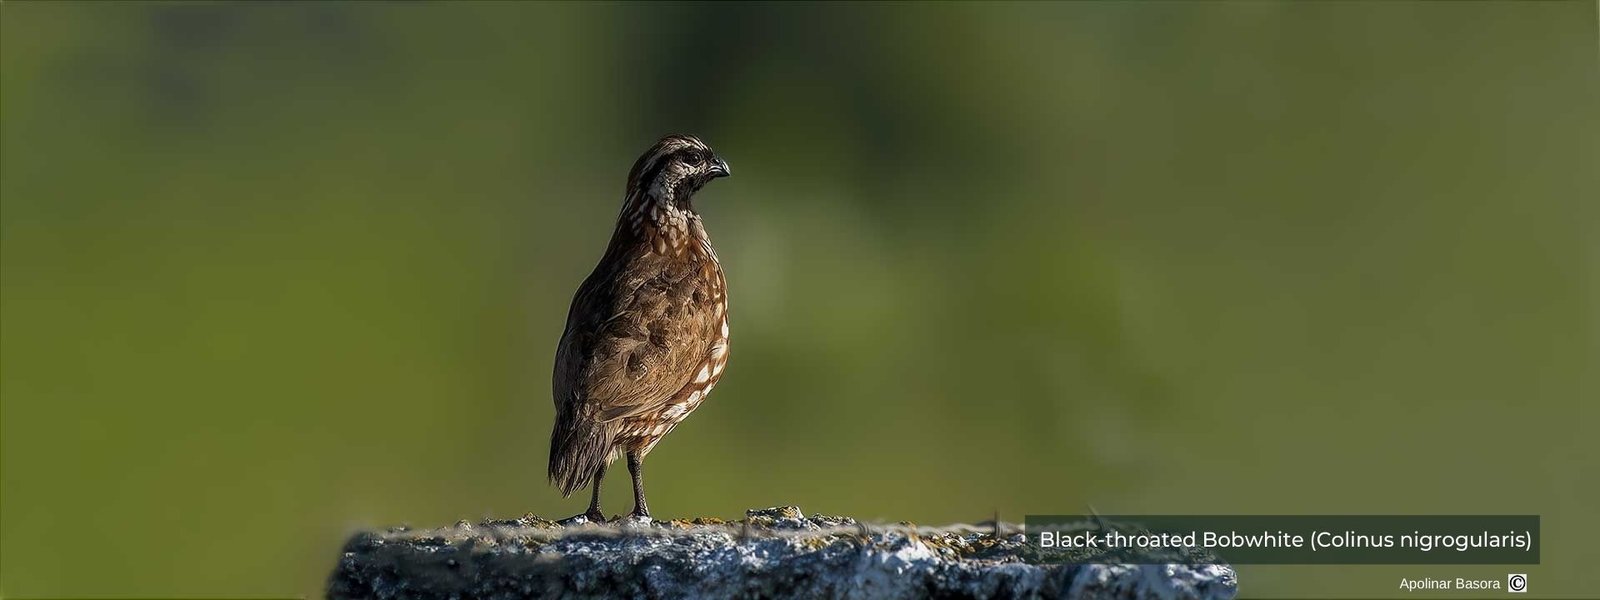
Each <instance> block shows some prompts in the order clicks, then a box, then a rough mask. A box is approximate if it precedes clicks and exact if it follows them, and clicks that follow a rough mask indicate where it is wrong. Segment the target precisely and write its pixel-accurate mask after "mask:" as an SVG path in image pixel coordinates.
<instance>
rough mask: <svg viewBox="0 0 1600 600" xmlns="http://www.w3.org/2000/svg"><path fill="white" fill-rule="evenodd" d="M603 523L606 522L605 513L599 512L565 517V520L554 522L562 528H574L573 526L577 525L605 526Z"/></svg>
mask: <svg viewBox="0 0 1600 600" xmlns="http://www.w3.org/2000/svg"><path fill="white" fill-rule="evenodd" d="M605 522H606V515H605V513H602V512H600V511H591V512H586V513H583V514H579V515H572V516H570V517H567V518H565V519H562V520H560V521H556V524H557V525H560V526H562V527H574V526H578V525H590V524H598V525H603V524H605Z"/></svg>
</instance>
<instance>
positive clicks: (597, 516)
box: [557, 463, 606, 525]
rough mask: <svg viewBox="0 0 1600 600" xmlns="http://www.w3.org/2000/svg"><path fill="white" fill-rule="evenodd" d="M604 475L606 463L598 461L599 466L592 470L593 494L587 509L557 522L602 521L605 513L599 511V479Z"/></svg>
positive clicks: (578, 523)
mask: <svg viewBox="0 0 1600 600" xmlns="http://www.w3.org/2000/svg"><path fill="white" fill-rule="evenodd" d="M605 477H606V464H605V463H600V468H599V469H597V470H595V472H594V484H593V487H592V489H593V490H594V495H593V496H591V497H590V498H589V510H587V511H584V513H583V514H581V515H573V516H571V517H567V518H565V519H562V520H560V521H557V523H560V524H562V525H582V524H584V523H604V522H606V514H605V513H603V512H601V511H600V480H602V479H605Z"/></svg>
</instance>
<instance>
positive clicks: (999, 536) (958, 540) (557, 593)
mask: <svg viewBox="0 0 1600 600" xmlns="http://www.w3.org/2000/svg"><path fill="white" fill-rule="evenodd" d="M1094 526H1095V525H1093V524H1087V523H1086V524H1085V528H1092V527H1094ZM1027 556H1029V546H1028V544H1026V543H1025V541H1024V538H1023V535H1022V533H1021V531H1020V529H1019V528H1017V527H1016V526H1015V525H1007V524H1003V523H1002V524H998V525H996V524H987V525H982V526H970V525H958V526H951V527H937V528H928V527H914V526H911V525H909V524H900V525H892V526H871V525H867V524H863V523H858V522H856V521H855V520H853V519H850V518H847V517H825V516H812V517H806V516H804V515H803V514H802V513H801V512H800V509H798V508H796V507H792V506H791V507H780V508H772V509H762V510H752V511H749V513H748V515H747V517H746V518H744V519H741V520H738V521H722V520H719V519H695V520H693V521H682V520H679V521H655V522H653V523H633V524H607V525H583V526H573V527H563V526H561V525H558V524H556V523H554V522H551V521H548V520H545V519H541V518H539V517H536V516H532V515H529V516H526V517H523V518H521V519H516V520H501V521H496V520H490V521H484V522H481V523H477V524H471V523H468V522H466V521H462V522H460V523H457V524H456V526H455V527H451V528H443V529H433V530H416V531H414V530H409V529H406V528H395V529H391V530H389V531H387V532H382V533H371V532H366V533H359V534H356V535H355V536H354V537H352V538H351V539H350V541H349V542H347V543H346V544H345V548H344V553H343V555H342V557H341V558H340V560H339V564H338V566H337V567H335V568H334V571H333V575H332V576H331V577H330V579H329V582H328V597H330V598H380V599H388V598H525V597H562V598H590V597H594V598H616V597H640V598H924V597H930V596H931V597H954V598H1119V599H1120V598H1137V599H1151V600H1155V599H1160V600H1182V599H1191V598H1192V599H1196V600H1200V599H1206V600H1209V599H1214V598H1215V599H1224V598H1232V597H1233V596H1234V595H1235V594H1236V593H1237V591H1238V584H1237V581H1236V579H1235V576H1234V572H1233V569H1232V568H1230V567H1228V566H1226V565H1184V564H1156V565H1124V564H1029V563H1028V562H1025V561H1024V559H1025V557H1027Z"/></svg>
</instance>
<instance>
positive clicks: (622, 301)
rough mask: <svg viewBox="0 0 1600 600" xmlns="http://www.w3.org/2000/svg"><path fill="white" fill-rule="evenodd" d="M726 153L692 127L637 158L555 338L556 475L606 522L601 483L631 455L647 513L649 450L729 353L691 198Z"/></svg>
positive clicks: (719, 297)
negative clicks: (596, 256)
mask: <svg viewBox="0 0 1600 600" xmlns="http://www.w3.org/2000/svg"><path fill="white" fill-rule="evenodd" d="M730 174H731V171H730V170H729V169H728V163H727V162H725V161H723V160H722V158H721V157H719V156H717V154H716V152H714V151H712V149H711V147H710V146H707V145H706V144H705V142H702V141H700V139H699V138H697V137H695V136H692V135H668V136H666V137H663V138H661V140H660V141H657V142H656V143H655V145H653V146H651V147H650V149H649V150H647V151H646V152H645V153H644V154H643V155H641V156H639V158H638V160H637V161H635V162H634V164H633V168H632V169H631V170H629V172H628V182H627V187H626V191H625V193H624V194H623V200H622V210H621V212H620V213H619V214H618V215H617V223H616V227H615V229H614V230H613V232H612V234H611V241H610V243H609V244H608V245H607V246H606V250H605V254H604V255H602V257H601V258H600V262H599V264H597V265H596V266H595V268H594V271H592V272H591V273H590V274H589V276H588V277H587V278H586V279H584V280H583V283H582V284H581V285H580V286H579V287H578V290H577V292H576V293H575V294H573V298H572V305H571V308H570V309H569V310H568V312H567V323H566V329H565V330H564V331H563V332H562V334H561V341H560V343H559V344H558V345H557V347H556V359H555V373H554V375H553V378H552V383H551V392H552V395H553V399H554V402H555V420H554V425H553V427H552V428H551V432H550V467H549V478H550V482H551V483H552V484H553V485H555V486H556V487H557V488H558V489H559V490H560V491H561V493H562V496H563V497H570V496H571V495H572V494H573V492H575V491H577V490H579V489H582V488H583V487H584V486H586V485H587V486H591V493H592V496H591V500H590V502H589V509H588V510H587V511H585V512H584V513H582V514H579V515H575V516H573V517H570V518H568V519H563V520H562V522H563V523H566V524H569V525H570V524H582V523H599V522H605V521H606V519H605V515H604V513H602V512H601V510H600V483H601V480H603V479H604V478H605V475H606V469H607V468H608V467H609V466H610V464H611V463H612V461H614V460H616V459H617V458H619V457H626V458H627V465H628V472H629V474H630V475H631V476H632V478H633V504H634V505H633V510H632V511H631V512H629V513H628V518H629V519H632V520H643V521H649V520H650V519H651V517H650V509H649V506H648V504H646V502H645V493H644V478H643V477H644V475H643V467H644V459H645V456H646V455H648V454H649V453H650V451H651V450H652V449H653V448H655V446H656V444H657V443H659V442H660V441H661V439H662V438H663V437H665V436H666V435H667V434H668V433H671V432H672V430H673V428H674V427H676V426H677V425H678V424H679V423H681V422H682V421H683V420H684V418H686V417H688V416H689V414H690V413H692V412H694V410H695V409H696V408H698V407H699V406H700V403H702V402H704V401H705V399H706V396H707V395H709V394H710V393H711V390H712V388H714V387H716V385H717V381H718V380H720V379H721V378H722V373H723V370H724V369H725V368H726V366H727V364H728V299H727V280H726V279H725V278H724V276H723V272H722V263H721V262H720V261H719V260H718V258H717V252H716V250H715V249H714V248H713V247H712V246H711V238H710V237H709V236H708V235H707V234H706V229H705V224H704V223H703V222H702V221H701V219H700V214H699V213H698V212H696V210H695V207H694V204H693V200H694V196H695V194H696V193H697V192H699V191H700V189H701V188H702V187H704V186H705V185H706V184H707V183H708V182H710V181H711V180H713V179H717V178H720V177H727V176H729V175H730Z"/></svg>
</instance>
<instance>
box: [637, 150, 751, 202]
mask: <svg viewBox="0 0 1600 600" xmlns="http://www.w3.org/2000/svg"><path fill="white" fill-rule="evenodd" d="M728 175H729V171H728V163H726V162H723V160H722V159H721V158H719V157H718V156H717V153H715V152H712V151H711V147H710V146H707V145H706V143H705V142H702V141H700V138H697V137H694V136H692V135H669V136H667V137H664V138H661V141H659V142H656V144H655V145H654V146H651V147H650V150H648V151H646V152H645V153H644V155H642V156H640V157H639V160H638V161H637V162H634V163H633V170H632V171H630V172H629V173H628V196H630V197H635V196H638V195H647V196H649V197H651V198H652V199H654V200H655V201H657V202H670V203H672V204H675V205H678V206H681V207H687V206H688V203H689V199H690V197H691V196H693V195H694V193H695V192H697V191H699V190H700V187H701V186H704V185H705V184H706V182H708V181H711V180H712V179H716V178H718V177H727V176H728Z"/></svg>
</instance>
